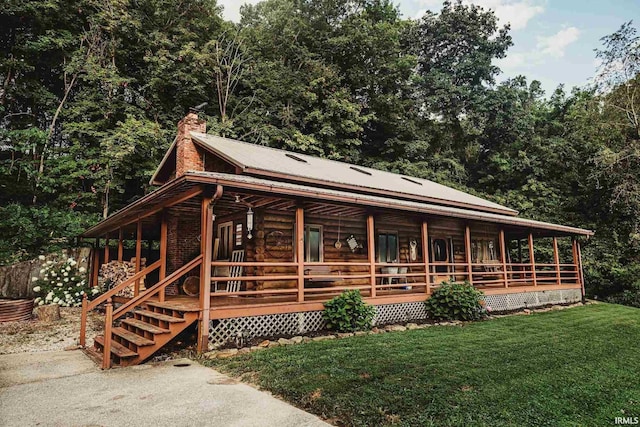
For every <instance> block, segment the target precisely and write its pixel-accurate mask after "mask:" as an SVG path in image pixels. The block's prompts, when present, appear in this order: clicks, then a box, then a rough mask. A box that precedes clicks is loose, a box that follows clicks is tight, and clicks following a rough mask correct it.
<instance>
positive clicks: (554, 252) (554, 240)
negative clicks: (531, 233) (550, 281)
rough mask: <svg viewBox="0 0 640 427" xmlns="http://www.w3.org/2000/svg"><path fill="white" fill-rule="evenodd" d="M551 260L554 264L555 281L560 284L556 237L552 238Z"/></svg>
mask: <svg viewBox="0 0 640 427" xmlns="http://www.w3.org/2000/svg"><path fill="white" fill-rule="evenodd" d="M553 262H554V263H555V265H556V281H557V282H558V285H560V284H562V275H561V274H560V253H559V251H558V238H557V237H554V238H553Z"/></svg>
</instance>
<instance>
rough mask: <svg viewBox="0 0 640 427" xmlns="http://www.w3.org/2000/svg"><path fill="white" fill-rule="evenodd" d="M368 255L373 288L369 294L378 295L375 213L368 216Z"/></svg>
mask: <svg viewBox="0 0 640 427" xmlns="http://www.w3.org/2000/svg"><path fill="white" fill-rule="evenodd" d="M367 257H368V258H369V284H370V285H371V290H370V291H369V296H370V297H371V298H375V297H376V242H375V223H374V219H373V215H371V214H369V215H368V216H367Z"/></svg>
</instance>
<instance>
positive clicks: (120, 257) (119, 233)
mask: <svg viewBox="0 0 640 427" xmlns="http://www.w3.org/2000/svg"><path fill="white" fill-rule="evenodd" d="M123 252H124V247H123V245H122V227H120V228H119V229H118V262H122V256H123Z"/></svg>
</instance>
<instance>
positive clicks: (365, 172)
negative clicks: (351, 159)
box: [349, 166, 371, 176]
mask: <svg viewBox="0 0 640 427" xmlns="http://www.w3.org/2000/svg"><path fill="white" fill-rule="evenodd" d="M349 168H350V169H353V170H354V171H356V172H360V173H363V174H365V175H369V176H371V172H367V171H365V170H362V169H360V168H357V167H355V166H349Z"/></svg>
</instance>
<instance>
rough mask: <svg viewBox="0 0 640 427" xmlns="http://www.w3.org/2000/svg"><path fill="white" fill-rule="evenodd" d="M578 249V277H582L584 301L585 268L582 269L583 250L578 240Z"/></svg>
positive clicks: (581, 284) (581, 287)
mask: <svg viewBox="0 0 640 427" xmlns="http://www.w3.org/2000/svg"><path fill="white" fill-rule="evenodd" d="M576 251H577V253H578V277H579V278H580V289H581V290H582V299H583V301H584V296H585V291H584V270H583V269H582V252H581V251H580V242H579V241H577V240H576Z"/></svg>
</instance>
